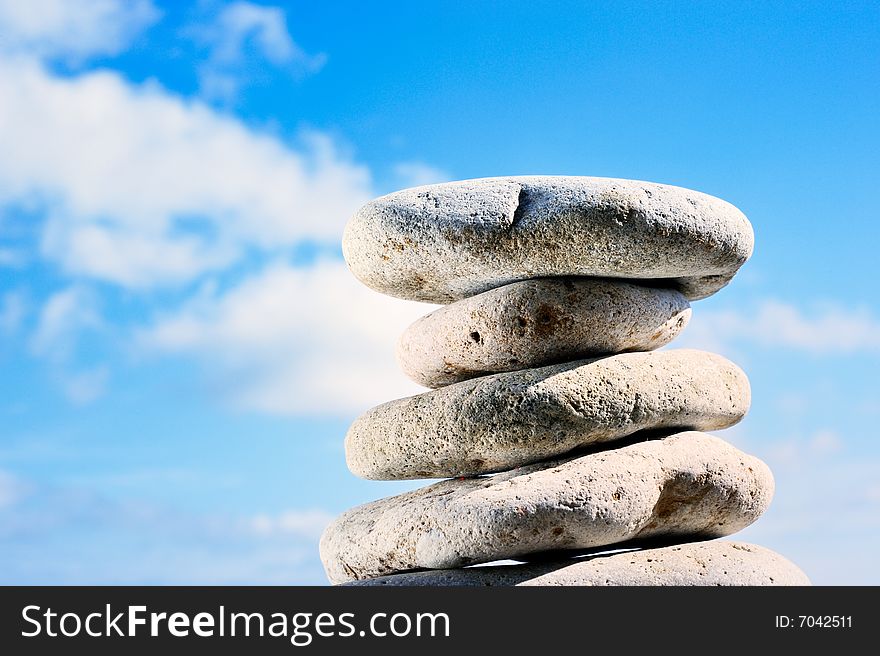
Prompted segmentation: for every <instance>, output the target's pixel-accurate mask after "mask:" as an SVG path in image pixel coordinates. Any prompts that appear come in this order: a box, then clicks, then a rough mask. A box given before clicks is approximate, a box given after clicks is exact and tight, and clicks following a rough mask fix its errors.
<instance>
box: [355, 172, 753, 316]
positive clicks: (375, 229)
mask: <svg viewBox="0 0 880 656" xmlns="http://www.w3.org/2000/svg"><path fill="white" fill-rule="evenodd" d="M753 242H754V235H753V232H752V227H751V225H750V224H749V221H748V219H746V217H745V216H744V215H743V214H742V212H740V211H739V210H738V209H736V208H735V207H734V206H733V205H731V204H730V203H727V202H725V201H723V200H720V199H718V198H714V197H713V196H708V195H706V194H702V193H700V192H697V191H691V190H688V189H682V188H680V187H672V186H669V185H661V184H656V183H653V182H640V181H635V180H617V179H613V178H588V177H568V176H524V177H507V178H484V179H480V180H464V181H461V182H450V183H445V184H438V185H429V186H424V187H415V188H413V189H404V190H403V191H398V192H396V193H393V194H389V195H387V196H382V197H381V198H377V199H375V200H373V201H371V202H369V203H367V204H366V205H364V206H363V207H362V208H361V209H360V210H359V211H358V212H357V213H355V215H354V217H352V219H351V220H350V221H349V222H348V224H347V225H346V227H345V233H344V235H343V240H342V251H343V254H344V255H345V259H346V261H347V262H348V265H349V267H350V268H351V270H352V272H353V273H354V274H355V275H356V276H357V277H358V278H359V279H360V280H361V282H363V283H364V284H366V285H368V286H369V287H372V288H373V289H375V290H377V291H379V292H382V293H385V294H390V295H391V296H397V297H400V298H406V299H412V300H416V301H427V302H430V303H449V302H451V301H457V300H459V299H461V298H465V297H467V296H473V295H474V294H479V293H480V292H484V291H486V290H487V289H492V288H493V287H500V286H501V285H506V284H509V283H512V282H516V281H518V280H524V279H528V278H543V277H551V276H593V277H600V278H636V279H662V280H669V281H670V283H669V284H668V285H667V286H675V287H677V288H678V289H680V290H681V291H682V292H683V293H684V295H685V296H687V297H688V298H689V299H691V300H693V299H699V298H704V297H706V296H709V295H711V294H713V293H715V292H716V291H718V290H719V289H720V288H721V287H723V286H724V285H726V284H727V283H728V282H729V281H730V279H731V278H732V277H733V275H734V274H735V273H736V271H737V269H739V267H740V266H742V264H743V263H744V262H745V261H746V260H747V259H748V258H749V256H750V255H751V253H752V246H753Z"/></svg>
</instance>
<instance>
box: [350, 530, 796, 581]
mask: <svg viewBox="0 0 880 656" xmlns="http://www.w3.org/2000/svg"><path fill="white" fill-rule="evenodd" d="M346 585H357V586H363V585H369V586H379V585H381V586H429V585H430V586H555V585H566V586H568V585H572V586H573V585H763V586H779V585H810V579H808V578H807V575H806V574H804V573H803V572H802V571H801V569H800V568H799V567H798V566H797V565H795V564H794V563H792V562H791V561H790V560H787V559H785V558H783V557H782V556H780V555H779V554H778V553H776V552H774V551H771V550H770V549H766V548H764V547H759V546H757V545H754V544H746V543H744V542H729V541H721V540H717V541H711V542H692V543H690V544H679V545H675V546H671V547H661V548H658V549H644V550H641V551H626V552H622V553H614V554H608V555H605V554H602V555H597V556H587V557H586V558H578V559H565V560H558V561H556V562H551V563H542V564H540V565H535V564H528V565H496V566H489V567H467V568H464V569H439V570H428V571H423V572H409V573H406V574H392V575H389V576H380V577H378V578H375V579H365V580H363V581H352V582H351V583H347V584H346Z"/></svg>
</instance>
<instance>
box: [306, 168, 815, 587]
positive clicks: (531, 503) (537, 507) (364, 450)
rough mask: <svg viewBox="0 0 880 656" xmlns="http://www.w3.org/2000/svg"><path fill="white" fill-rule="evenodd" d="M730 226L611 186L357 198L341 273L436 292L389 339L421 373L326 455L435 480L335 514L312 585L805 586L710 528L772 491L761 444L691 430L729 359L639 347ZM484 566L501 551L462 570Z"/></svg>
mask: <svg viewBox="0 0 880 656" xmlns="http://www.w3.org/2000/svg"><path fill="white" fill-rule="evenodd" d="M752 243H753V234H752V229H751V226H750V224H749V222H748V220H747V219H746V218H745V216H743V214H742V213H741V212H740V211H739V210H737V209H736V208H735V207H733V206H732V205H730V204H728V203H726V202H724V201H722V200H719V199H717V198H713V197H711V196H707V195H705V194H701V193H698V192H694V191H689V190H686V189H681V188H677V187H670V186H666V185H660V184H653V183H647V182H635V181H628V180H614V179H607V178H584V177H544V176H534V177H513V178H488V179H482V180H473V181H464V182H454V183H448V184H441V185H433V186H425V187H418V188H415V189H408V190H404V191H400V192H397V193H394V194H391V195H389V196H385V197H382V198H379V199H377V200H374V201H372V202H370V203H368V204H367V205H366V206H364V207H363V208H362V209H361V210H360V211H359V212H358V213H357V214H356V215H355V216H354V218H353V219H352V220H351V221H350V222H349V224H348V226H347V227H346V231H345V237H344V240H343V250H344V254H345V258H346V260H347V262H348V264H349V266H350V268H351V270H352V271H353V272H354V274H355V275H356V276H357V277H358V278H359V279H360V280H361V281H362V282H364V283H365V284H367V285H368V286H370V287H372V288H373V289H376V290H378V291H380V292H383V293H386V294H390V295H392V296H397V297H401V298H406V299H412V300H418V301H427V302H432V303H441V304H445V305H444V307H441V308H440V309H437V310H436V311H434V312H432V313H431V314H428V315H427V316H425V317H423V318H421V319H420V320H418V321H416V322H415V323H414V324H413V325H412V326H410V327H409V328H408V329H407V330H406V332H405V333H404V335H403V337H402V338H401V340H400V342H399V347H398V360H399V362H400V364H401V366H402V368H403V370H404V371H405V372H406V373H407V374H408V375H409V376H410V377H412V378H413V379H414V380H416V381H417V382H419V383H421V384H422V385H425V386H427V387H430V388H434V389H433V390H431V391H428V392H425V393H423V394H419V395H417V396H413V397H410V398H405V399H400V400H397V401H391V402H390V403H386V404H384V405H381V406H379V407H376V408H374V409H372V410H370V411H368V412H367V413H366V414H364V415H363V416H361V417H360V418H359V419H357V421H355V423H354V425H352V427H351V429H350V430H349V432H348V435H347V437H346V443H345V447H346V458H347V461H348V466H349V468H350V469H351V471H352V472H354V473H355V474H357V475H358V476H361V477H364V478H368V479H380V480H400V479H423V478H444V479H448V480H444V481H441V482H439V483H435V484H433V485H429V486H427V487H424V488H421V489H418V490H415V491H412V492H408V493H405V494H401V495H398V496H394V497H389V498H386V499H380V500H379V501H374V502H372V503H368V504H366V505H362V506H359V507H357V508H353V509H351V510H349V511H348V512H346V513H344V514H343V515H342V516H340V517H339V518H338V519H337V520H336V521H335V522H334V523H333V524H331V526H330V527H329V528H328V529H327V530H326V532H325V533H324V535H323V537H322V538H321V557H322V560H323V562H324V566H325V569H326V571H327V576H328V577H329V579H330V581H331V582H333V583H354V582H359V583H361V584H372V585H637V584H648V585H690V584H709V585H727V584H742V585H771V584H774V585H780V584H807V583H808V582H809V581H808V579H807V578H806V576H805V575H804V574H803V573H802V572H801V571H800V570H799V569H798V568H797V567H796V566H795V565H793V564H792V563H790V562H789V561H787V560H786V559H785V558H783V557H782V556H779V555H778V554H775V553H773V552H772V551H769V550H768V549H765V548H762V547H758V546H754V545H749V544H743V543H738V542H730V541H717V540H712V539H713V538H717V537H720V536H726V535H730V534H732V533H735V532H736V531H738V530H740V529H742V528H744V527H746V526H748V525H749V524H751V523H752V522H754V521H755V520H756V519H757V518H758V517H759V516H760V515H761V514H762V513H763V512H764V510H765V509H766V508H767V506H768V504H769V503H770V499H771V497H772V494H773V477H772V475H771V473H770V470H769V469H768V468H767V466H766V465H765V464H764V463H763V462H761V461H760V460H758V459H757V458H755V457H753V456H750V455H747V454H745V453H743V452H741V451H739V450H738V449H736V448H735V447H733V446H732V445H730V444H728V443H727V442H725V441H723V440H721V439H719V438H718V437H714V436H712V435H708V434H706V433H703V432H700V431H707V430H718V429H723V428H727V427H729V426H732V425H733V424H735V423H737V422H738V421H739V420H740V419H742V417H743V416H744V415H745V413H746V411H747V410H748V407H749V402H750V390H749V382H748V379H747V378H746V376H745V374H744V373H743V372H742V371H741V370H740V369H739V367H737V366H736V365H735V364H733V363H732V362H730V361H728V360H726V359H725V358H723V357H721V356H719V355H714V354H712V353H707V352H703V351H696V350H689V349H680V350H664V351H655V350H654V349H657V348H659V347H661V346H663V345H665V344H668V343H669V342H671V341H672V340H673V339H674V338H675V337H676V336H677V335H678V334H679V333H680V332H681V331H682V330H683V329H684V327H685V326H686V325H687V322H688V319H689V318H690V313H691V310H690V304H689V301H692V300H696V299H701V298H705V297H706V296H709V295H711V294H713V293H714V292H716V291H718V290H719V289H721V288H722V287H724V286H725V285H726V284H727V283H728V282H729V281H730V280H731V278H732V277H733V275H734V274H735V273H736V271H737V269H739V267H740V266H741V265H742V264H743V263H744V262H745V261H746V260H747V259H748V257H749V256H750V255H751V251H752ZM499 560H514V561H517V563H518V564H513V565H507V564H500V565H496V566H493V567H468V566H470V565H477V564H481V563H489V562H492V561H499Z"/></svg>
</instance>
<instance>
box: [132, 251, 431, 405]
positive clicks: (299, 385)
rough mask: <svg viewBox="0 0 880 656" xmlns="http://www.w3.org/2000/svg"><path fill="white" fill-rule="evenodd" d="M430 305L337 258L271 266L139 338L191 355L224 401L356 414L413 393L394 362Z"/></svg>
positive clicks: (414, 388)
mask: <svg viewBox="0 0 880 656" xmlns="http://www.w3.org/2000/svg"><path fill="white" fill-rule="evenodd" d="M431 308H432V306H427V305H424V304H421V303H407V302H405V301H400V300H397V299H392V298H389V297H386V296H382V295H381V294H378V293H376V292H374V291H372V290H370V289H368V288H366V287H364V286H363V285H361V284H360V283H359V282H358V281H357V280H355V278H354V277H353V276H352V275H351V272H349V271H348V269H347V267H346V266H345V264H344V263H343V262H341V261H339V260H321V261H319V262H318V263H317V264H316V265H315V266H312V267H309V268H307V269H301V268H295V267H291V266H289V265H286V264H282V263H278V264H275V265H272V266H269V267H268V268H266V269H265V270H263V271H262V272H260V273H258V274H255V275H254V276H252V277H250V278H248V279H246V280H245V281H243V282H242V283H241V284H239V285H237V286H235V287H234V288H232V289H230V290H228V291H226V292H222V293H213V294H209V295H207V296H205V297H202V298H198V299H196V300H194V301H193V302H191V303H190V304H189V305H188V306H187V307H185V308H183V309H182V310H180V311H179V312H176V313H174V314H170V315H169V316H167V317H164V318H162V319H161V320H159V321H158V322H157V323H156V324H155V325H154V326H153V327H152V328H150V329H149V330H147V331H144V332H143V333H142V334H141V336H140V340H139V341H140V343H141V344H143V345H144V346H145V347H146V348H148V349H153V350H157V351H159V352H166V353H176V354H180V355H192V356H196V357H197V358H199V359H200V360H201V361H202V362H204V363H205V365H206V366H207V367H208V369H209V371H210V373H211V375H213V376H214V377H215V379H216V380H217V381H219V382H220V383H221V385H222V387H224V388H225V389H226V390H227V394H228V396H229V398H230V400H231V401H233V402H234V403H235V404H237V405H240V406H244V407H247V408H252V409H257V410H262V411H265V412H272V413H306V414H314V413H326V412H338V411H343V412H351V411H363V410H366V409H367V408H368V407H369V406H370V405H373V404H375V403H379V402H381V401H385V400H387V399H389V398H394V397H395V396H402V395H405V394H409V393H415V392H417V391H419V388H418V387H417V386H416V385H415V384H414V383H411V382H409V381H408V380H407V379H406V378H405V377H404V376H403V374H402V373H400V371H398V369H397V367H396V365H395V361H394V344H395V342H396V340H397V337H398V335H399V334H400V333H401V332H402V331H403V329H404V328H405V327H406V326H407V325H408V324H409V323H410V322H412V321H414V320H415V319H416V318H417V317H419V316H421V315H422V314H424V313H426V312H427V311H428V310H430V309H431Z"/></svg>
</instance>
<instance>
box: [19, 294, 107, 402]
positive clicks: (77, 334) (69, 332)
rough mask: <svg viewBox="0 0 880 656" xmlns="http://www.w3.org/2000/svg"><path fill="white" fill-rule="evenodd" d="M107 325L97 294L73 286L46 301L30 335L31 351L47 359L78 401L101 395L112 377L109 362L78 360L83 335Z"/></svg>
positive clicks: (66, 390) (67, 392) (61, 383)
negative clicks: (96, 363) (85, 363)
mask: <svg viewBox="0 0 880 656" xmlns="http://www.w3.org/2000/svg"><path fill="white" fill-rule="evenodd" d="M104 329H105V325H104V320H103V319H102V318H101V316H100V310H99V308H98V301H97V298H96V296H95V294H94V293H93V292H91V290H89V289H87V288H85V287H81V286H71V287H68V288H66V289H64V290H62V291H59V292H56V293H54V294H52V295H51V296H50V297H49V298H48V299H47V300H46V301H45V303H44V304H43V307H42V309H41V310H40V313H39V318H38V320H37V326H36V329H35V330H34V334H33V335H32V336H31V339H30V348H31V351H32V352H33V353H34V354H35V355H37V356H39V357H41V358H43V359H45V360H46V361H48V363H49V365H50V368H51V370H52V376H53V378H54V379H55V380H56V381H57V382H58V384H59V386H60V387H61V390H62V391H63V392H64V394H65V396H66V397H67V398H68V399H69V400H70V401H72V402H73V403H76V404H78V405H82V404H86V403H91V402H92V401H95V400H96V399H98V398H100V397H101V396H102V395H103V393H104V389H105V387H106V384H107V381H108V380H109V377H110V369H109V367H108V366H107V365H104V364H98V365H91V366H88V367H83V366H82V365H81V364H79V363H78V362H77V348H78V345H79V342H80V340H81V339H82V337H83V335H84V334H85V333H88V332H100V331H103V330H104Z"/></svg>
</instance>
